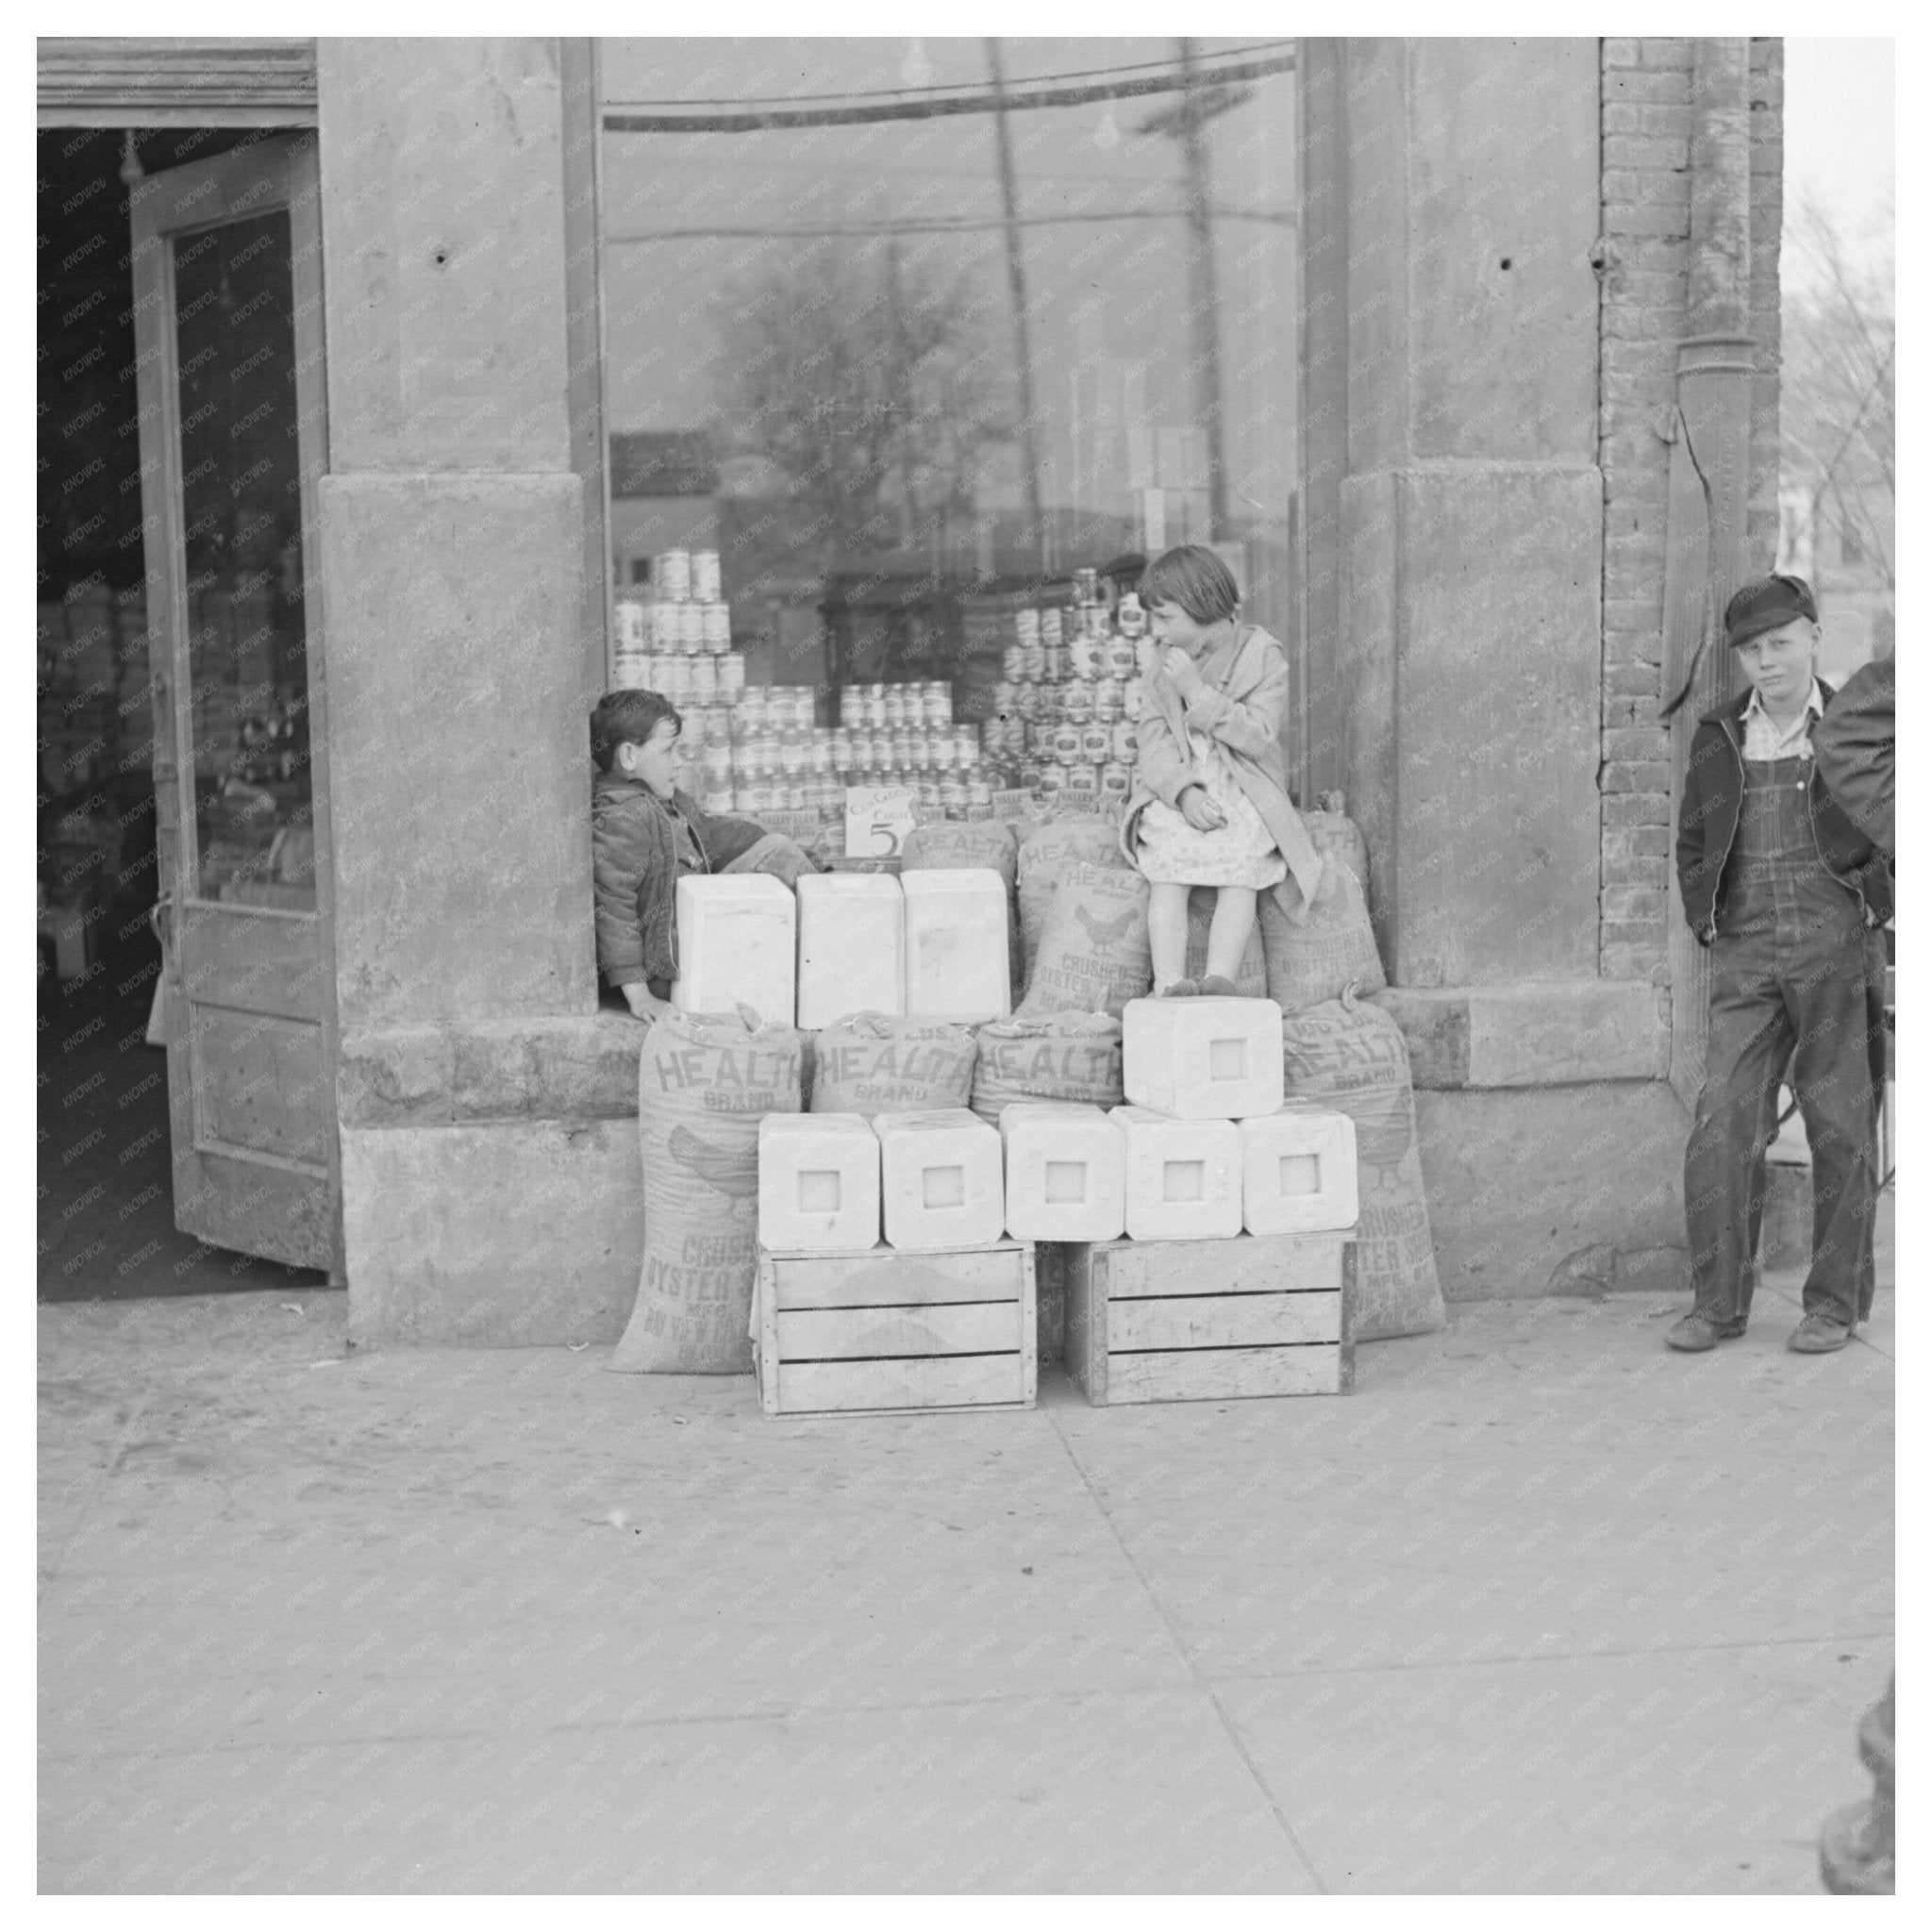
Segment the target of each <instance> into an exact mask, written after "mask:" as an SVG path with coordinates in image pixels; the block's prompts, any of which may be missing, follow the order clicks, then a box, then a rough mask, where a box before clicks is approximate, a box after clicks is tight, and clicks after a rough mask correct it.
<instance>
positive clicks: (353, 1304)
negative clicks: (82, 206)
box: [317, 40, 642, 1345]
mask: <svg viewBox="0 0 1932 1932" xmlns="http://www.w3.org/2000/svg"><path fill="white" fill-rule="evenodd" d="M584 52H585V50H583V49H581V48H579V49H576V50H574V53H575V58H574V59H573V60H572V61H566V60H565V59H564V58H563V49H562V48H561V47H560V44H559V43H558V42H555V41H549V40H421V41H352V40H324V41H323V42H321V43H320V47H319V56H318V63H317V67H318V78H319V89H320V116H321V146H322V181H323V240H324V277H323V280H324V287H325V303H326V312H325V340H326V349H327V377H328V410H329V439H330V460H329V474H328V475H327V477H326V478H325V481H324V484H323V491H322V546H321V547H322V556H321V559H320V563H321V569H320V577H321V584H322V591H323V606H324V612H325V633H326V647H325V666H326V675H327V677H328V679H329V758H330V775H331V782H332V789H333V797H334V801H335V806H336V809H335V814H334V870H335V905H336V934H335V941H336V972H337V984H338V999H339V1006H340V1010H341V1058H340V1063H339V1066H338V1070H337V1097H338V1106H339V1110H340V1117H341V1145H342V1218H343V1234H344V1242H345V1248H346V1253H347V1266H348V1277H349V1320H350V1333H351V1335H352V1337H353V1338H354V1339H355V1340H356V1341H358V1342H369V1341H476V1342H482V1343H489V1344H495V1345H502V1344H504V1343H510V1342H518V1341H529V1342H554V1341H577V1340H589V1339H591V1338H600V1339H605V1338H608V1337H609V1336H614V1335H615V1334H616V1333H617V1332H618V1331H619V1329H621V1327H622V1325H623V1321H624V1316H625V1311H626V1310H627V1308H628V1307H629V1303H630V1298H631V1296H632V1295H633V1294H634V1293H635V1290H636V1283H637V1266H638V1256H639V1253H640V1251H641V1245H642V1235H641V1208H640V1205H639V1203H640V1187H639V1170H638V1151H637V1130H636V1126H635V1124H634V1123H633V1122H632V1121H630V1120H627V1119H625V1118H623V1117H622V1116H623V1114H624V1112H625V1110H626V1109H627V1108H629V1106H630V1105H631V1101H630V1096H631V1095H633V1094H634V1093H635V1090H636V1067H637V1048H638V1039H639V1031H638V1028H637V1025H636V1023H635V1022H634V1021H632V1020H630V1019H629V1017H628V1016H627V1015H625V1016H622V1017H619V1016H616V1015H610V1014H601V1015H600V1014H599V1013H598V1011H597V996H596V981H595V958H594V950H593V939H592V932H591V846H590V744H589V733H588V719H589V708H590V705H591V701H592V699H593V697H594V695H595V692H596V691H597V689H598V688H599V687H600V685H601V682H602V675H603V664H602V649H601V640H602V634H603V624H602V601H601V585H602V578H603V575H604V568H603V561H602V557H601V552H600V549H599V548H597V547H593V546H595V545H596V539H595V537H594V534H593V533H592V530H591V529H590V528H587V525H591V519H590V518H588V517H587V514H586V508H587V506H586V492H587V486H586V481H585V478H584V477H583V476H581V475H579V474H578V472H577V469H574V468H573V462H574V459H575V463H576V464H577V466H578V469H592V468H593V467H594V452H595V447H596V442H597V438H598V435H599V430H600V425H598V423H597V421H596V376H597V370H596V339H595V328H594V313H595V311H594V305H593V304H590V305H587V304H586V303H585V301H584V300H583V298H582V297H581V295H580V294H579V295H578V297H577V299H576V300H575V302H574V301H573V298H572V290H571V287H570V286H569V284H570V283H571V282H573V281H575V282H576V283H579V284H582V283H587V282H592V276H593V271H594V263H595V243H594V235H593V232H592V227H593V212H594V210H593V205H592V201H591V158H592V150H591V144H590V143H591V142H592V141H593V140H594V132H593V126H594V124H593V122H592V121H591V114H590V108H589V100H588V61H587V60H586V59H585V58H583V56H584ZM573 238H575V259H573V256H572V247H573ZM574 341H575V358H574V357H573V353H572V352H573V345H574ZM574 395H575V402H576V408H575V409H574V408H573V397H574ZM587 453H588V454H587ZM593 599H594V600H596V601H595V602H594V603H593V602H592V600H593Z"/></svg>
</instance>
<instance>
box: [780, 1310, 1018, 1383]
mask: <svg viewBox="0 0 1932 1932" xmlns="http://www.w3.org/2000/svg"><path fill="white" fill-rule="evenodd" d="M1019 1346H1020V1300H1019V1296H1018V1294H1017V1293H1015V1294H1013V1295H1010V1296H1008V1299H1007V1300H1005V1301H1003V1302H963V1303H956V1304H951V1305H941V1306H930V1305H928V1306H926V1307H913V1308H782V1307H781V1308H780V1309H779V1310H778V1360H779V1363H780V1364H781V1367H780V1374H783V1373H784V1372H785V1369H786V1368H788V1367H789V1366H790V1365H791V1364H792V1363H794V1362H799V1361H814V1360H817V1361H823V1360H826V1359H830V1358H835V1357H836V1358H839V1359H853V1358H857V1357H866V1356H920V1355H990V1354H992V1353H994V1352H996V1351H1003V1350H1008V1349H1011V1350H1015V1351H1017V1350H1018V1348H1019Z"/></svg>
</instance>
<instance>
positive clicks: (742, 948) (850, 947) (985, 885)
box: [671, 867, 1012, 1027]
mask: <svg viewBox="0 0 1932 1932" xmlns="http://www.w3.org/2000/svg"><path fill="white" fill-rule="evenodd" d="M676 904H677V944H678V965H679V969H680V976H679V978H678V981H677V984H676V985H675V987H674V988H673V990H672V995H671V998H672V1004H673V1005H674V1006H675V1007H677V1008H680V1009H681V1010H683V1011H685V1012H729V1011H731V1010H732V1009H734V1008H737V1007H738V1006H739V1005H741V1004H742V1005H746V1006H750V1007H754V1008H757V1009H758V1013H759V1014H760V1016H761V1017H762V1018H764V1019H765V1020H766V1021H768V1022H772V1021H775V1022H777V1023H778V1024H797V1025H800V1026H813V1027H816V1026H826V1025H829V1024H831V1023H832V1022H833V1021H835V1020H840V1019H842V1018H844V1017H845V1015H847V1014H848V1013H864V1012H872V1013H890V1014H892V1015H894V1016H902V1015H903V1016H904V1017H906V1018H908V1019H919V1020H950V1021H954V1022H957V1023H958V1024H971V1025H979V1024H984V1023H985V1022H987V1021H989V1020H998V1019H1003V1018H1005V1016H1006V1015H1007V1014H1008V1012H1010V1011H1011V1010H1012V987H1011V984H1010V982H1009V980H1008V961H1007V888H1006V881H1005V880H1004V879H1003V878H1002V877H1001V876H1000V874H998V873H997V872H995V871H993V870H992V869H991V868H990V867H959V868H957V869H950V870H938V869H936V870H934V871H931V872H909V873H907V874H904V875H903V876H901V877H894V876H893V875H892V874H890V873H807V874H803V875H802V876H801V877H800V879H799V881H798V886H797V892H796V896H795V898H794V896H793V893H792V892H791V891H788V890H787V888H786V887H785V886H783V885H782V884H780V883H779V881H778V880H776V879H774V878H772V877H770V876H768V875H767V874H762V873H744V874H731V873H726V874H710V875H703V874H700V875H695V876H692V877H690V878H682V879H679V880H678V882H677V897H676Z"/></svg>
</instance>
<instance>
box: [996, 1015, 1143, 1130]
mask: <svg viewBox="0 0 1932 1932" xmlns="http://www.w3.org/2000/svg"><path fill="white" fill-rule="evenodd" d="M975 1038H976V1039H977V1041H978V1044H979V1061H978V1064H977V1066H975V1067H974V1073H973V1111H974V1113H976V1114H977V1115H978V1116H979V1117H980V1119H981V1120H984V1121H988V1122H990V1123H991V1124H992V1125H994V1126H998V1125H999V1123H1000V1108H1003V1107H1006V1106H1008V1105H1009V1104H1010V1103H1011V1102H1013V1101H1015V1100H1075V1101H1082V1102H1085V1103H1086V1104H1088V1105H1089V1106H1092V1107H1101V1108H1107V1107H1118V1106H1120V1104H1121V1103H1122V1101H1123V1100H1124V1099H1125V1097H1126V1095H1125V1092H1124V1090H1123V1088H1122V1086H1121V1023H1120V1021H1119V1019H1118V1018H1117V1017H1116V1016H1115V1015H1113V1014H1111V1013H1044V1014H1040V1015H1037V1016H1034V1017H1031V1018H1014V1019H1011V1020H995V1021H993V1022H992V1023H991V1024H990V1025H986V1026H982V1027H981V1028H980V1029H979V1032H978V1034H977V1035H976V1036H975Z"/></svg>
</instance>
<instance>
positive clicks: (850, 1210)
mask: <svg viewBox="0 0 1932 1932" xmlns="http://www.w3.org/2000/svg"><path fill="white" fill-rule="evenodd" d="M878 1239H879V1143H878V1136H877V1135H875V1134H874V1132H873V1130H872V1123H871V1122H870V1121H868V1120H867V1119H866V1118H865V1117H864V1115H863V1114H856V1113H768V1114H767V1115H766V1116H765V1117H764V1119H763V1120H761V1121H760V1122H759V1123H758V1240H759V1241H762V1242H763V1243H764V1244H765V1246H766V1247H768V1248H785V1249H789V1250H794V1251H797V1252H800V1253H807V1254H821V1255H851V1254H858V1253H860V1252H861V1251H864V1250H867V1249H871V1248H874V1247H875V1246H877V1244H878Z"/></svg>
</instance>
